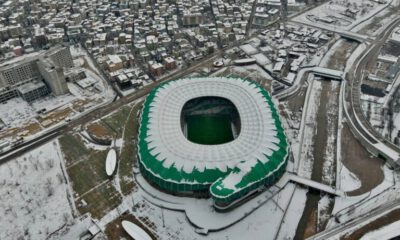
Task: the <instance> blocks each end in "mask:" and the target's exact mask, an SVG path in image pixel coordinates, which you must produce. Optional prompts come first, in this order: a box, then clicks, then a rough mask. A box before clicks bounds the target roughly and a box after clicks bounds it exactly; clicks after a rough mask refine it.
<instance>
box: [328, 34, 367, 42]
mask: <svg viewBox="0 0 400 240" xmlns="http://www.w3.org/2000/svg"><path fill="white" fill-rule="evenodd" d="M336 33H337V34H339V36H340V37H341V38H344V39H348V40H352V41H356V42H359V43H363V42H365V41H368V40H370V39H369V38H368V36H366V35H362V34H359V33H355V32H349V31H336Z"/></svg>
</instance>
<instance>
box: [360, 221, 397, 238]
mask: <svg viewBox="0 0 400 240" xmlns="http://www.w3.org/2000/svg"><path fill="white" fill-rule="evenodd" d="M399 234H400V221H396V222H394V223H392V224H389V225H387V226H384V227H382V228H379V229H377V230H375V231H371V232H369V233H367V234H365V235H364V236H363V237H362V238H361V240H380V239H391V238H395V237H398V236H399Z"/></svg>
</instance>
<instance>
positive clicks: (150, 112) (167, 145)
mask: <svg viewBox="0 0 400 240" xmlns="http://www.w3.org/2000/svg"><path fill="white" fill-rule="evenodd" d="M237 118H238V119H237ZM288 149H289V146H288V143H287V141H286V137H285V134H284V130H283V127H282V124H281V122H280V119H279V114H278V112H277V110H276V108H275V106H274V103H273V101H272V100H271V97H270V95H269V94H268V93H267V92H266V91H265V90H264V89H263V88H262V87H260V86H259V85H258V84H256V83H254V82H252V81H249V80H244V79H240V78H226V77H204V78H187V79H180V80H174V81H169V82H166V83H163V84H161V85H159V86H158V87H157V88H155V89H153V91H152V92H150V94H149V95H148V96H147V98H146V101H145V103H144V106H143V109H142V113H141V125H140V128H139V137H138V155H139V166H140V170H141V173H142V174H143V176H144V177H145V178H146V179H147V181H148V182H150V183H151V184H152V185H153V186H156V187H158V188H160V189H162V190H165V191H167V192H169V193H173V194H182V195H188V194H191V195H194V196H204V195H207V196H210V195H211V196H212V198H213V199H214V204H215V205H216V206H219V207H227V206H230V205H232V204H233V203H235V202H238V201H240V200H241V199H242V198H244V197H246V196H248V195H249V194H251V193H253V192H255V191H257V190H258V189H260V187H261V188H262V187H263V186H266V185H267V186H270V185H272V184H274V183H275V182H276V181H277V180H278V179H279V178H280V177H281V176H282V174H283V173H284V172H285V169H286V165H287V156H288Z"/></svg>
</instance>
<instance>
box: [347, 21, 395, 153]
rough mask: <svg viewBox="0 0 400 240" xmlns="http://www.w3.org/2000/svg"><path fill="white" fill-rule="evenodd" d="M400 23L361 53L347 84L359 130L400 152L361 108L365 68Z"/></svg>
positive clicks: (393, 24)
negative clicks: (376, 128)
mask: <svg viewBox="0 0 400 240" xmlns="http://www.w3.org/2000/svg"><path fill="white" fill-rule="evenodd" d="M399 23H400V18H397V19H395V20H394V21H393V22H392V23H391V24H390V25H389V26H388V27H387V28H386V30H385V31H384V32H383V33H382V34H381V35H380V36H379V37H378V38H377V39H375V40H374V41H373V42H372V43H371V45H370V46H369V47H368V48H367V49H366V50H365V51H364V52H363V53H362V54H361V55H360V57H359V58H358V59H357V60H356V61H355V63H354V66H356V67H355V68H354V69H353V72H352V73H351V72H350V73H349V74H348V79H347V82H346V83H347V86H346V101H347V102H349V103H350V106H349V107H350V111H349V112H350V117H351V120H352V121H353V122H354V123H355V125H356V126H357V129H358V131H359V132H361V133H362V135H363V136H364V137H365V138H367V139H368V140H369V141H370V142H371V143H373V144H376V143H378V141H381V142H382V143H384V144H386V145H387V146H388V147H390V148H392V149H393V150H395V151H397V152H400V149H399V148H398V147H397V146H396V145H394V144H393V143H391V142H390V141H387V140H386V139H385V138H383V137H382V136H381V134H380V133H378V132H377V131H376V130H375V128H374V127H372V126H371V124H370V123H369V121H368V120H367V119H366V118H365V115H364V113H363V110H362V109H361V100H360V97H361V84H362V81H363V79H364V77H365V75H364V74H365V70H366V68H367V66H368V65H369V64H370V63H371V62H372V63H373V62H374V61H375V60H376V59H377V57H378V55H379V52H380V50H381V48H382V46H383V45H384V44H385V42H386V41H387V39H388V38H389V36H390V35H391V33H392V31H393V30H394V28H395V27H397V26H398V25H399Z"/></svg>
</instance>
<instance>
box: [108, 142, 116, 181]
mask: <svg viewBox="0 0 400 240" xmlns="http://www.w3.org/2000/svg"><path fill="white" fill-rule="evenodd" d="M116 166H117V152H116V151H115V149H114V148H111V149H110V151H108V153H107V158H106V173H107V176H111V175H112V174H113V173H114V170H115V167H116Z"/></svg>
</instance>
